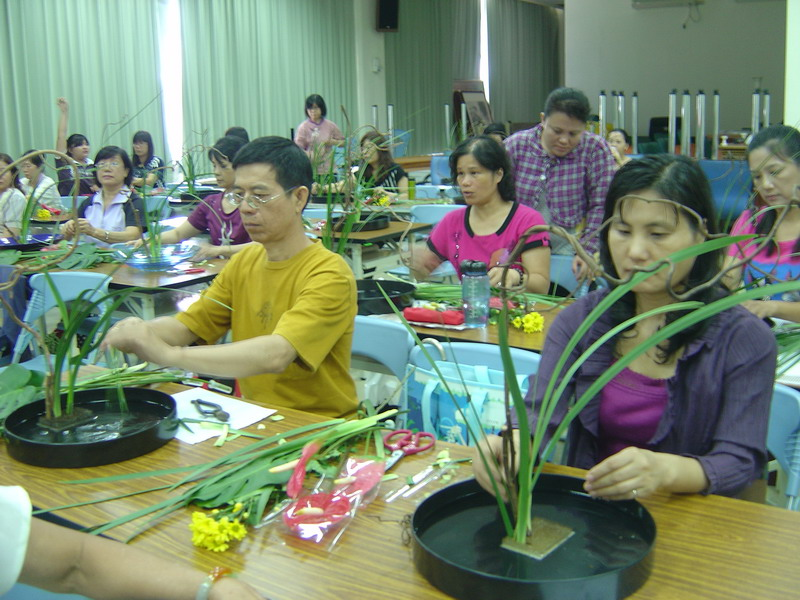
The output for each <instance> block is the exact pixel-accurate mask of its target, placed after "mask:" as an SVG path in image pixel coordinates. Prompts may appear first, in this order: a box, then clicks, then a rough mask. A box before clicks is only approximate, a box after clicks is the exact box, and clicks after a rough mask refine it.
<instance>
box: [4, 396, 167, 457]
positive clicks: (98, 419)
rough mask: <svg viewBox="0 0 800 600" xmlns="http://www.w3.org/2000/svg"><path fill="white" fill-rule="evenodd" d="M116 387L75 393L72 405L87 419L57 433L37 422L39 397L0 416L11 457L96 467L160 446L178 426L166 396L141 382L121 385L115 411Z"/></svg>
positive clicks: (41, 412) (41, 404) (41, 407)
mask: <svg viewBox="0 0 800 600" xmlns="http://www.w3.org/2000/svg"><path fill="white" fill-rule="evenodd" d="M116 394H117V392H116V390H87V391H84V392H77V393H76V394H75V406H76V407H81V408H85V409H88V410H90V411H91V412H92V414H93V415H94V418H93V420H92V422H90V423H88V424H86V425H82V426H79V427H76V428H74V429H70V430H67V431H65V432H63V433H53V432H48V431H47V430H46V429H44V428H42V427H41V426H40V425H38V421H39V418H40V417H41V416H42V415H44V412H45V409H44V400H40V401H38V402H33V403H31V404H27V405H25V406H22V407H20V408H18V409H17V410H15V411H14V412H13V413H11V414H10V415H9V416H8V417H7V418H6V421H5V437H6V446H7V447H8V454H9V456H11V458H13V459H15V460H18V461H20V462H24V463H26V464H29V465H35V466H37V467H53V468H79V467H96V466H98V465H107V464H111V463H115V462H121V461H123V460H128V459H131V458H135V457H137V456H141V455H143V454H147V453H148V452H151V451H153V450H155V449H156V448H160V447H161V446H163V445H164V444H166V443H167V442H169V441H170V440H171V439H172V438H173V437H175V431H176V429H177V426H178V421H177V419H176V414H177V413H176V408H175V400H174V399H173V398H172V396H170V395H168V394H165V393H164V392H159V391H157V390H150V389H145V388H125V398H126V399H127V401H128V411H129V412H128V413H125V414H124V415H123V414H121V413H120V412H119V408H118V406H117V402H116Z"/></svg>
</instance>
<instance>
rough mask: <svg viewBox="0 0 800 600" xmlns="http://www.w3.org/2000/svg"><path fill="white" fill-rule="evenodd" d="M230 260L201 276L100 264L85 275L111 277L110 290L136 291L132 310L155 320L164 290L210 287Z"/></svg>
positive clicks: (209, 264)
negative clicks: (156, 301) (94, 274)
mask: <svg viewBox="0 0 800 600" xmlns="http://www.w3.org/2000/svg"><path fill="white" fill-rule="evenodd" d="M227 262H228V261H227V259H221V258H219V259H214V260H210V261H208V262H206V263H205V264H203V265H202V266H201V267H198V268H202V269H203V272H202V273H181V274H173V273H167V272H166V271H144V270H142V269H136V268H134V267H130V266H128V265H126V264H120V263H100V264H99V265H95V266H94V267H92V268H91V269H86V271H89V272H92V273H103V274H104V275H110V276H111V283H110V284H109V288H111V289H126V288H137V289H136V290H135V291H133V292H131V297H130V302H127V305H128V306H129V308H130V309H131V310H132V312H134V314H136V316H139V317H141V318H142V319H145V320H149V319H152V318H154V317H155V300H154V296H155V294H158V293H160V292H163V291H165V290H180V289H185V288H188V287H191V286H193V285H197V284H202V283H208V282H210V281H212V280H213V279H214V277H216V276H217V273H219V272H220V271H221V270H222V268H223V267H224V266H225V265H226V264H227Z"/></svg>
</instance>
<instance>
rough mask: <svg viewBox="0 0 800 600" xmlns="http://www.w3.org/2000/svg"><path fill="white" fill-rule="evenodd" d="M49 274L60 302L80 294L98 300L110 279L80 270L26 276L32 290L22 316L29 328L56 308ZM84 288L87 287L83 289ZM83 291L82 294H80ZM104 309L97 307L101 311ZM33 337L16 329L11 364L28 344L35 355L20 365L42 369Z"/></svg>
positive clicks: (104, 292) (106, 292)
mask: <svg viewBox="0 0 800 600" xmlns="http://www.w3.org/2000/svg"><path fill="white" fill-rule="evenodd" d="M47 277H50V279H51V280H52V284H53V285H54V286H55V289H56V290H57V291H58V295H59V296H60V297H61V300H62V301H63V302H72V301H73V300H76V299H78V298H79V297H81V298H82V299H84V300H87V301H89V302H95V301H97V300H100V299H101V298H102V297H103V296H105V295H106V294H108V284H109V283H110V282H111V277H109V276H108V275H103V274H102V273H83V272H79V271H76V272H72V273H70V272H59V273H50V274H49V275H45V274H44V273H37V274H36V275H33V276H32V277H31V279H30V286H31V290H33V293H32V294H31V298H30V300H29V301H28V307H27V309H26V310H25V317H24V318H23V321H24V322H25V323H26V324H27V325H30V326H31V327H36V326H37V322H38V321H39V320H40V319H41V318H42V317H43V316H44V315H45V313H47V312H48V311H49V310H51V309H53V308H56V307H57V306H58V302H57V301H56V296H55V295H54V294H53V290H52V289H51V284H50V283H49V282H48V281H47ZM87 290H89V291H88V292H87ZM81 294H83V296H81ZM104 310H105V309H103V310H101V311H100V312H101V313H102V312H103V311H104ZM32 341H33V336H32V335H31V334H30V332H28V331H26V330H24V329H23V330H22V331H20V334H19V337H18V338H17V341H16V344H14V352H13V354H12V356H11V362H12V363H18V362H19V361H20V360H21V358H22V355H23V353H24V352H25V349H26V348H27V347H29V346H30V347H31V350H32V352H33V353H34V354H36V355H39V356H37V357H36V358H34V359H32V360H30V361H27V362H26V363H25V364H24V365H23V366H25V367H27V368H30V369H37V370H44V368H45V364H44V361H43V357H42V356H41V355H40V353H39V349H38V348H37V347H36V344H32V343H31V342H32Z"/></svg>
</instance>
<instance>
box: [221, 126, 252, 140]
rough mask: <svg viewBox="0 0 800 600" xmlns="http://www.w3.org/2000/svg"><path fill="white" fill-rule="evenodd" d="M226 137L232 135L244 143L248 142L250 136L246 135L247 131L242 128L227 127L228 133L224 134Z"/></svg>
mask: <svg viewBox="0 0 800 600" xmlns="http://www.w3.org/2000/svg"><path fill="white" fill-rule="evenodd" d="M225 135H226V136H229V135H233V136H236V137H239V138H242V139H243V140H244V142H245V144H246V143H247V142H249V141H250V135H249V134H248V133H247V129H245V128H244V127H239V126H238V125H234V126H233V127H228V131H226V132H225Z"/></svg>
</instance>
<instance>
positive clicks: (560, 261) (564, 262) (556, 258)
mask: <svg viewBox="0 0 800 600" xmlns="http://www.w3.org/2000/svg"><path fill="white" fill-rule="evenodd" d="M550 284H551V285H554V284H557V285H560V286H561V287H563V288H564V289H565V290H566V291H568V292H574V291H575V289H576V288H577V287H578V280H577V279H575V275H574V274H573V273H572V256H569V255H566V254H550Z"/></svg>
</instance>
